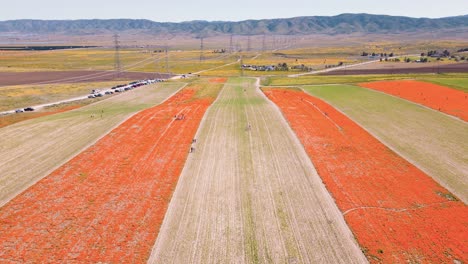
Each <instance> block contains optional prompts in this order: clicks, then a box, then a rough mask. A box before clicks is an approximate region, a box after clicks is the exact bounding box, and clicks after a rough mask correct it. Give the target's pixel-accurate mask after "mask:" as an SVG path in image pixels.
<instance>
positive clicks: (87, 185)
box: [0, 84, 221, 263]
mask: <svg viewBox="0 0 468 264" xmlns="http://www.w3.org/2000/svg"><path fill="white" fill-rule="evenodd" d="M220 87H221V86H220V84H191V85H189V86H188V87H186V88H184V89H183V90H182V91H180V92H178V93H177V94H175V95H174V96H172V97H171V98H169V99H168V100H167V101H166V102H164V103H162V104H160V105H158V106H154V107H151V108H149V109H146V110H144V111H142V112H140V113H138V114H136V115H134V116H132V117H131V118H129V119H128V120H126V121H125V122H123V123H122V124H121V125H120V126H118V127H117V128H115V129H113V130H112V131H111V132H110V133H109V134H107V135H106V136H104V137H103V138H102V139H100V140H99V141H97V142H96V143H95V144H94V145H93V146H91V147H89V148H87V149H86V150H85V151H83V152H81V153H80V154H79V155H77V156H75V157H74V158H73V159H71V160H70V161H68V162H67V163H65V164H64V165H62V166H60V167H59V168H58V169H56V170H54V171H53V172H52V173H51V174H49V175H48V176H47V177H45V178H43V179H42V180H40V181H39V182H37V183H36V184H35V185H34V186H32V187H31V188H29V189H28V190H27V191H25V192H23V193H22V194H20V195H18V196H17V197H15V198H14V199H13V200H11V201H10V202H9V203H8V204H6V205H5V206H3V207H2V208H1V209H0V219H1V222H2V225H1V227H0V237H1V239H0V241H1V242H0V246H1V247H2V249H3V250H2V252H1V253H0V259H3V260H4V261H20V262H21V261H24V260H28V261H33V262H43V261H48V262H50V261H52V262H70V261H77V262H101V261H104V262H126V263H130V262H143V261H145V260H146V259H147V257H148V255H149V250H150V249H151V245H152V244H153V243H154V240H155V238H156V236H157V233H158V229H159V223H161V222H162V219H163V217H164V214H165V211H166V208H167V204H168V203H169V200H170V197H171V195H172V191H173V189H174V187H175V185H176V183H177V179H178V177H179V174H180V171H181V170H182V167H183V165H184V162H185V159H186V157H187V155H188V150H189V147H190V144H191V141H192V138H193V136H194V135H195V132H196V130H197V128H198V125H199V123H200V121H201V119H202V117H203V114H204V112H205V111H206V109H207V108H208V106H209V105H210V104H211V102H213V100H214V99H215V97H216V96H217V92H218V91H219V88H220ZM140 96H141V95H140ZM174 116H177V117H180V116H184V117H183V118H181V119H179V118H174ZM116 146H119V147H118V148H116ZM26 227H29V228H26Z"/></svg>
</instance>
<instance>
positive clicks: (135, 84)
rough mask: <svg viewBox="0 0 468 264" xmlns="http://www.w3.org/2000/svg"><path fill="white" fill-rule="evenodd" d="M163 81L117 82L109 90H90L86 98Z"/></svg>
mask: <svg viewBox="0 0 468 264" xmlns="http://www.w3.org/2000/svg"><path fill="white" fill-rule="evenodd" d="M163 81H164V80H163V79H149V80H141V81H135V82H131V83H129V84H119V85H116V86H114V87H112V88H111V90H107V91H105V92H102V91H101V90H98V89H95V90H92V91H91V94H90V95H88V98H96V97H102V96H104V95H110V94H114V93H121V92H125V91H129V90H132V89H134V88H137V87H140V86H143V85H148V84H152V83H155V82H163Z"/></svg>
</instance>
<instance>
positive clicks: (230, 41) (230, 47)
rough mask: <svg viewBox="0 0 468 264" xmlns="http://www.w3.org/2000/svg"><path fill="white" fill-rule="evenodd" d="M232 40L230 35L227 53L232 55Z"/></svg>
mask: <svg viewBox="0 0 468 264" xmlns="http://www.w3.org/2000/svg"><path fill="white" fill-rule="evenodd" d="M232 38H233V35H232V34H231V37H230V39H229V53H232V52H233V51H234V46H233V43H232Z"/></svg>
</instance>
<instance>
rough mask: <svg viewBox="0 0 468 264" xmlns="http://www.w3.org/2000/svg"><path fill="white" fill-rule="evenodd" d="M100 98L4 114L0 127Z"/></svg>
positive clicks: (0, 118)
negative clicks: (38, 109)
mask: <svg viewBox="0 0 468 264" xmlns="http://www.w3.org/2000/svg"><path fill="white" fill-rule="evenodd" d="M98 100H99V99H98V98H93V100H80V101H75V102H72V103H63V104H58V105H54V106H50V107H46V108H45V109H41V110H40V111H34V112H23V113H21V114H15V115H11V114H10V115H2V116H0V128H2V127H6V126H9V125H12V124H16V123H19V122H22V121H25V120H29V119H34V118H38V117H41V116H48V115H53V114H57V113H61V112H66V111H70V110H73V109H77V108H80V107H83V106H85V105H88V104H91V103H94V102H96V101H98Z"/></svg>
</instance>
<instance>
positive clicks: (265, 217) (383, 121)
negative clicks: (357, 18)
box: [0, 35, 468, 264]
mask: <svg viewBox="0 0 468 264" xmlns="http://www.w3.org/2000/svg"><path fill="white" fill-rule="evenodd" d="M55 37H58V36H55ZM170 37H171V36H169V35H167V36H157V37H156V36H155V37H154V39H151V40H150V39H148V40H147V41H148V42H145V38H146V36H145V37H142V36H140V38H141V39H136V37H134V36H131V35H127V36H122V39H123V40H122V41H126V42H127V43H132V44H131V45H128V46H126V48H122V49H121V50H120V59H121V66H122V70H123V72H122V73H121V75H120V76H117V75H116V74H115V72H114V71H113V70H114V63H115V61H114V59H115V51H114V49H113V48H110V46H108V45H110V44H109V43H107V42H109V40H110V39H112V37H111V36H110V35H109V36H105V37H103V36H101V37H100V38H99V39H98V38H96V41H97V42H99V45H105V46H106V48H89V49H73V50H50V51H15V50H9V51H0V112H2V111H4V110H12V109H17V108H25V107H28V106H34V105H38V104H44V103H50V102H57V101H62V100H65V99H69V98H74V97H78V96H83V95H85V94H88V93H89V92H90V91H91V90H92V89H102V88H110V87H112V86H115V85H117V84H123V83H128V82H130V80H132V81H133V80H136V79H146V78H164V79H165V78H169V77H172V76H173V75H179V76H174V78H172V80H167V81H166V82H161V83H157V84H153V85H148V86H142V87H140V88H137V89H134V90H131V91H127V92H124V93H121V94H114V95H112V96H105V97H102V98H90V99H85V100H81V101H73V102H70V103H63V104H59V105H55V106H53V107H46V108H44V109H39V111H37V110H36V111H34V112H25V113H17V114H10V115H2V116H0V139H1V140H0V262H6V263H14V262H18V263H24V262H26V263H33V262H34V263H35V262H38V263H41V262H57V263H70V262H71V263H83V262H86V263H90V262H91V263H115V262H117V263H120V262H124V263H144V262H147V263H291V264H292V263H369V262H370V263H455V264H460V263H468V258H467V252H468V248H467V245H468V243H467V234H468V231H467V227H468V222H467V219H468V211H467V207H466V202H467V200H468V183H467V181H466V176H467V175H468V162H467V161H468V156H467V153H468V145H467V143H466V142H465V141H466V137H467V135H468V125H467V121H468V116H467V113H468V108H467V106H468V101H467V100H468V99H466V96H467V92H468V73H466V72H464V73H442V74H425V73H417V72H416V73H411V71H410V70H408V69H406V68H403V67H405V66H408V65H410V66H408V67H407V68H420V67H421V66H420V65H419V64H418V65H417V64H416V63H414V64H407V63H400V64H398V65H397V66H398V67H397V66H396V64H391V63H379V62H376V63H370V64H365V65H363V66H360V67H356V68H349V69H346V70H343V71H345V73H343V72H342V71H335V72H334V73H333V72H332V73H330V74H337V75H305V76H300V77H289V76H288V75H292V74H297V73H301V72H300V71H299V70H295V69H290V70H289V71H286V70H285V71H269V72H267V71H264V72H263V71H253V70H242V69H241V67H240V65H241V64H252V65H277V64H278V63H287V64H288V65H289V66H293V65H301V64H304V65H306V66H309V67H311V68H312V69H313V70H320V69H323V68H325V67H327V68H328V66H329V65H335V66H336V65H338V64H340V62H343V63H344V64H345V65H350V64H353V63H360V62H365V61H368V60H375V58H370V57H368V56H361V55H360V54H361V53H362V52H363V51H366V52H378V53H380V52H387V53H388V52H395V53H396V54H395V55H402V54H418V53H420V52H422V51H424V52H426V51H427V50H433V49H441V47H444V48H447V49H451V50H457V49H459V48H462V47H465V46H466V44H467V42H466V41H464V40H462V39H460V40H453V41H443V40H441V41H431V42H427V41H426V42H424V41H419V40H417V39H418V38H417V37H414V39H410V38H408V39H406V40H405V41H401V42H395V41H394V40H393V37H394V36H391V35H389V36H384V35H382V36H381V37H382V38H381V39H379V40H375V39H372V38H371V37H370V36H367V35H366V36H364V35H349V36H348V37H343V35H337V36H326V35H314V36H304V37H298V38H295V37H290V36H261V35H258V36H252V37H251V39H250V37H249V36H247V35H243V36H235V37H234V42H233V43H232V44H233V45H234V49H235V51H233V52H232V53H229V52H224V51H223V52H220V51H219V49H220V48H225V47H226V46H227V44H228V43H229V40H230V36H229V35H220V36H216V37H207V38H206V39H204V41H205V42H204V45H205V50H204V51H203V53H202V52H201V51H200V50H199V47H200V38H198V37H196V38H195V37H193V36H186V37H185V36H174V39H172V41H173V42H174V44H173V45H172V46H170V50H169V52H168V53H166V52H165V50H164V49H165V48H163V46H162V43H166V45H167V43H168V40H169V39H170ZM2 38H4V36H0V39H2ZM134 38H135V39H134ZM363 40H365V41H363ZM263 41H266V43H262V42H263ZM149 42H151V44H153V45H154V46H153V47H151V46H149V45H150V44H149ZM175 42H177V43H175ZM136 43H140V44H141V43H145V45H143V44H141V45H137V44H136ZM88 44H89V43H88ZM262 45H263V46H262ZM130 46H131V47H135V48H128V47H130ZM137 47H138V48H137ZM158 47H160V48H158ZM179 49H181V50H179ZM237 49H239V50H241V51H237ZM215 50H216V51H215ZM166 55H167V57H166ZM465 64H466V63H465ZM428 65H429V67H426V68H431V67H432V68H433V66H434V65H436V64H435V63H434V62H431V63H428V64H425V65H423V66H428ZM453 65H457V67H465V66H464V65H463V64H462V63H457V64H455V63H448V62H447V61H444V62H443V63H440V67H445V66H447V67H452V66H453ZM460 65H461V66H460ZM393 68H399V70H401V72H391V73H392V74H385V73H389V72H388V71H387V70H388V69H393ZM352 69H354V70H355V71H357V73H356V74H360V75H354V74H353V72H352ZM463 69H465V68H463ZM359 71H369V72H372V73H379V74H362V73H366V72H359ZM379 71H381V72H379ZM369 72H367V73H369ZM343 74H346V75H343ZM349 74H353V75H349ZM260 85H263V88H262V89H260ZM365 87H367V88H365ZM394 89H398V91H393V90H394ZM400 97H401V98H400ZM434 102H437V103H436V104H434ZM431 108H432V109H431ZM451 115H452V116H451Z"/></svg>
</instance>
